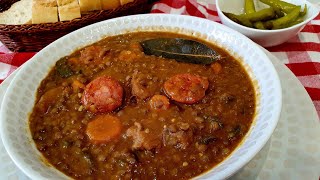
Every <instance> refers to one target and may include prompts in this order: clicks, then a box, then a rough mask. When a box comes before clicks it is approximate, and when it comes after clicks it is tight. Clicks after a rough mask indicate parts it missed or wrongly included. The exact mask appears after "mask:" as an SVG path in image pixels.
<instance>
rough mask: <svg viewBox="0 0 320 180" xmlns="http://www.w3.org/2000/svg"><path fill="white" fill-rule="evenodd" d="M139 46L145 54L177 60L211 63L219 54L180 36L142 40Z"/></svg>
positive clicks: (218, 57)
mask: <svg viewBox="0 0 320 180" xmlns="http://www.w3.org/2000/svg"><path fill="white" fill-rule="evenodd" d="M140 44H141V46H142V48H143V50H144V53H145V54H147V55H155V56H160V57H164V58H168V59H174V60H176V61H179V62H186V63H194V64H211V63H212V62H214V61H216V60H218V59H220V55H219V54H218V53H217V52H216V51H215V50H213V49H211V48H210V47H208V46H207V45H205V44H203V43H200V42H198V41H194V40H189V39H182V38H156V39H149V40H146V41H142V42H141V43H140Z"/></svg>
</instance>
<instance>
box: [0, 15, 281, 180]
mask: <svg viewBox="0 0 320 180" xmlns="http://www.w3.org/2000/svg"><path fill="white" fill-rule="evenodd" d="M130 31H168V32H176V33H180V34H187V35H190V36H194V37H198V38H202V39H203V40H205V41H208V42H212V43H215V44H217V45H218V46H220V47H223V48H224V49H227V50H228V51H229V52H230V53H231V54H232V55H234V56H236V57H238V59H239V61H240V62H241V63H242V64H243V65H244V67H245V69H246V71H247V72H248V73H249V76H250V78H251V79H252V80H253V81H254V88H255V91H256V97H257V111H256V114H257V115H256V117H255V119H254V123H253V125H252V127H251V128H250V130H249V133H248V134H247V135H246V137H245V138H244V139H245V140H244V141H243V143H241V145H240V146H239V147H238V148H237V149H236V150H235V151H234V152H233V153H232V154H231V155H230V156H229V157H228V158H227V159H226V160H224V161H223V162H222V163H220V164H219V165H218V166H216V167H215V168H213V169H212V170H210V171H208V172H206V173H205V174H202V175H201V176H198V177H196V178H195V179H200V178H201V179H224V178H226V177H229V176H231V175H232V174H234V173H235V172H236V171H237V170H239V169H240V168H241V167H243V166H244V165H245V164H246V163H248V162H249V161H250V160H251V159H252V158H253V157H254V156H255V155H256V154H257V153H258V152H259V151H260V149H261V148H262V147H263V146H264V144H265V143H266V142H267V140H268V139H269V138H270V136H271V134H272V132H273V130H274V128H275V127H276V124H277V122H278V119H279V115H280V111H281V102H282V99H281V97H282V96H281V86H280V81H279V78H278V75H277V72H276V70H275V69H274V67H273V65H272V63H271V62H270V60H269V59H268V57H267V56H266V54H265V53H264V52H263V51H262V50H261V49H260V48H259V47H258V46H257V45H256V44H255V43H253V42H252V41H251V40H249V39H248V38H246V37H245V36H243V35H242V34H240V33H238V32H236V31H234V30H232V29H229V28H227V27H225V26H223V25H221V24H218V23H215V22H212V21H209V20H206V19H201V18H196V17H191V16H179V15H164V14H161V15H160V14H146V15H135V16H128V17H121V18H116V19H111V20H107V21H103V22H100V23H96V24H93V25H90V26H87V27H84V28H82V29H80V30H77V31H75V32H72V33H70V34H68V35H66V36H64V37H62V38H60V39H58V40H56V41H55V42H53V43H52V44H50V45H49V46H47V47H46V48H44V49H43V50H42V51H40V52H39V53H37V54H36V55H35V56H34V57H33V58H32V59H31V60H29V61H28V62H26V63H25V64H24V65H23V66H22V67H21V70H20V71H19V72H18V73H17V75H16V77H15V78H14V79H13V81H12V83H11V84H10V86H9V87H8V90H7V92H6V95H5V97H4V100H3V104H2V109H1V112H0V118H1V129H0V130H1V136H2V140H3V144H4V146H5V148H6V150H7V152H8V154H9V155H10V157H11V158H12V160H13V161H14V162H15V164H16V165H17V166H18V167H19V168H20V169H21V170H22V171H23V172H24V173H25V174H27V175H28V176H29V177H30V178H32V179H64V178H67V177H66V176H65V175H64V174H62V173H61V172H59V171H57V170H56V169H55V168H53V167H51V166H48V165H47V164H45V163H44V162H43V161H42V160H41V154H40V152H39V151H38V150H37V149H36V147H35V144H34V142H33V141H32V138H31V134H30V130H29V127H28V116H29V114H30V112H31V111H32V108H33V106H34V102H35V95H36V90H37V88H38V86H39V84H40V82H41V81H42V79H44V78H45V77H46V76H47V74H48V72H49V71H50V69H51V68H52V67H53V66H54V65H55V63H56V61H57V60H59V59H60V58H61V57H64V56H67V55H70V54H71V53H72V52H73V51H74V50H76V49H78V48H81V47H84V46H86V45H89V44H91V43H93V42H96V41H98V40H100V39H102V38H103V37H105V36H111V35H117V34H122V33H126V32H130Z"/></svg>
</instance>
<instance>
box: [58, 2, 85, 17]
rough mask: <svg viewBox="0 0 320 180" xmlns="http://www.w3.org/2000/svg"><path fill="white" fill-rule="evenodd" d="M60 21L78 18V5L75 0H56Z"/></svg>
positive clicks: (79, 14) (79, 15)
mask: <svg viewBox="0 0 320 180" xmlns="http://www.w3.org/2000/svg"><path fill="white" fill-rule="evenodd" d="M57 2H58V12H59V20H60V21H70V20H72V19H76V18H80V17H81V13H80V6H79V4H78V1H77V0H57Z"/></svg>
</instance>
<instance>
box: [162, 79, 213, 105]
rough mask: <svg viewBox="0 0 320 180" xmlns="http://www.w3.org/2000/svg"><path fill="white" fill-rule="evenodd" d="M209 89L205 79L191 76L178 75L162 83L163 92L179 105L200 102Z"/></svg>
mask: <svg viewBox="0 0 320 180" xmlns="http://www.w3.org/2000/svg"><path fill="white" fill-rule="evenodd" d="M208 87H209V81H208V79H207V78H205V77H201V76H196V75H192V74H178V75H175V76H173V77H171V78H170V79H168V80H167V81H166V82H165V83H164V91H165V93H166V94H167V96H169V98H171V99H172V100H175V101H177V102H180V103H185V104H193V103H196V102H198V101H200V100H201V99H202V98H203V97H204V96H205V92H206V90H207V89H208Z"/></svg>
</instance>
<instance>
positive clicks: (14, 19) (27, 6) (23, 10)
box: [0, 0, 32, 25]
mask: <svg viewBox="0 0 320 180" xmlns="http://www.w3.org/2000/svg"><path fill="white" fill-rule="evenodd" d="M31 19H32V0H21V1H18V2H16V3H14V4H13V5H12V6H11V7H10V8H9V9H8V10H6V11H4V12H2V13H0V24H6V25H21V24H31Z"/></svg>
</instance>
